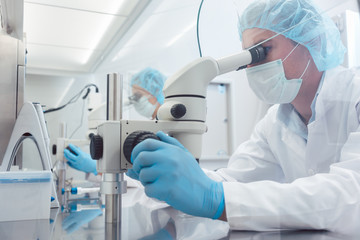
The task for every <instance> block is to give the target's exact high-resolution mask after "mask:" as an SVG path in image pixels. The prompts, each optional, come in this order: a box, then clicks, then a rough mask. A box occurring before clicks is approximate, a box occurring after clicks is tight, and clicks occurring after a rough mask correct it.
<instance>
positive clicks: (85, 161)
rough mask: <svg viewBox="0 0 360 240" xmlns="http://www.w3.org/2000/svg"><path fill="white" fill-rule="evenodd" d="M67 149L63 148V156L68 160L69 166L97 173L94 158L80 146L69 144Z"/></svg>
mask: <svg viewBox="0 0 360 240" xmlns="http://www.w3.org/2000/svg"><path fill="white" fill-rule="evenodd" d="M69 148H70V149H71V151H72V152H71V151H70V150H69V149H64V156H65V158H66V159H67V160H68V162H67V163H68V164H69V166H70V167H72V168H75V169H77V170H79V171H83V172H86V173H93V174H95V175H97V171H96V160H93V159H92V158H91V156H90V154H88V153H85V152H83V151H82V150H81V149H80V148H78V147H77V146H75V145H73V144H69Z"/></svg>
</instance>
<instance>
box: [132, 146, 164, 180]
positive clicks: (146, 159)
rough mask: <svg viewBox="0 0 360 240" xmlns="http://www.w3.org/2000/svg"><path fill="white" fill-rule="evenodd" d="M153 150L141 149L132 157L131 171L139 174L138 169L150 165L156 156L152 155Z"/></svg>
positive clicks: (155, 159)
mask: <svg viewBox="0 0 360 240" xmlns="http://www.w3.org/2000/svg"><path fill="white" fill-rule="evenodd" d="M155 141H156V140H155ZM153 153H154V152H147V151H142V152H140V153H139V154H138V155H137V157H136V158H135V159H134V163H133V167H132V169H133V171H134V172H135V173H137V174H138V175H139V173H140V171H141V170H142V169H143V168H145V167H150V166H152V165H153V164H154V163H155V162H156V161H157V160H159V159H158V158H157V157H155V156H154V154H153Z"/></svg>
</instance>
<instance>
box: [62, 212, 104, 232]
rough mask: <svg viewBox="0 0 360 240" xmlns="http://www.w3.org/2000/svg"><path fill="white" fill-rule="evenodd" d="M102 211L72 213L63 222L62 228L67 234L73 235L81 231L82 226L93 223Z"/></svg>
mask: <svg viewBox="0 0 360 240" xmlns="http://www.w3.org/2000/svg"><path fill="white" fill-rule="evenodd" d="M101 214H102V211H101V210H100V209H89V210H82V211H79V212H72V213H70V215H69V216H67V217H66V218H65V219H64V220H63V222H62V228H63V229H64V230H65V231H66V232H67V233H72V232H74V231H76V230H77V229H79V228H80V227H81V226H82V225H84V224H86V223H88V222H90V221H92V220H93V219H94V218H96V217H97V216H100V215H101Z"/></svg>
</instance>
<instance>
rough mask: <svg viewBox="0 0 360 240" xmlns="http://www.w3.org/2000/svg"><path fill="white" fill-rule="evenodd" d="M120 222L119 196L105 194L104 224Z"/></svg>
mask: <svg viewBox="0 0 360 240" xmlns="http://www.w3.org/2000/svg"><path fill="white" fill-rule="evenodd" d="M117 222H121V195H120V194H105V223H117Z"/></svg>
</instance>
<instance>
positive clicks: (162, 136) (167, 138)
mask: <svg viewBox="0 0 360 240" xmlns="http://www.w3.org/2000/svg"><path fill="white" fill-rule="evenodd" d="M156 136H158V137H159V138H160V140H161V141H163V142H166V143H169V144H171V145H175V146H177V147H180V148H182V149H186V148H185V147H184V146H183V145H182V144H181V143H180V142H179V141H178V140H177V139H176V138H173V137H170V136H169V135H167V134H165V133H164V132H162V131H159V132H157V133H156Z"/></svg>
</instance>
